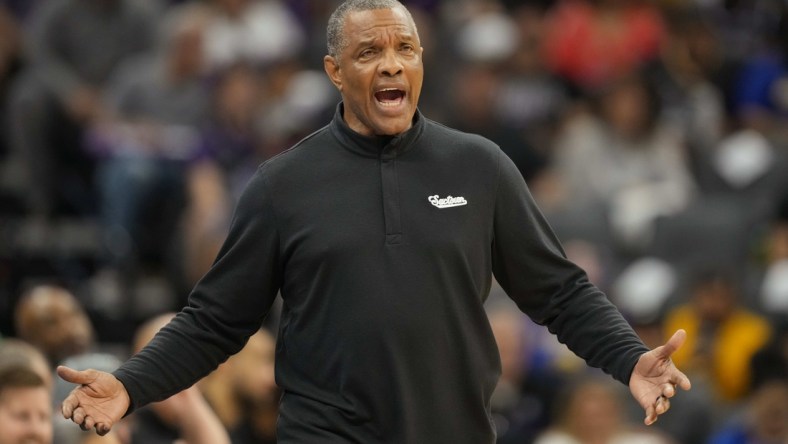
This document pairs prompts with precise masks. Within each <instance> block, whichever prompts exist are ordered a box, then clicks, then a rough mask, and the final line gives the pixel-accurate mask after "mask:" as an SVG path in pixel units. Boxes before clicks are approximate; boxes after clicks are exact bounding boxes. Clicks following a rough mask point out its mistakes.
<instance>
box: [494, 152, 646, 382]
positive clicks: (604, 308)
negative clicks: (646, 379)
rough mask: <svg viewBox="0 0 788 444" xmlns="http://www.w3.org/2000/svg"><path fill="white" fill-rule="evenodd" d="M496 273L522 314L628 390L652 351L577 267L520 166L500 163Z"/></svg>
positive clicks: (495, 247)
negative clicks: (644, 356) (644, 357)
mask: <svg viewBox="0 0 788 444" xmlns="http://www.w3.org/2000/svg"><path fill="white" fill-rule="evenodd" d="M494 231H495V233H494V245H493V272H494V274H495V276H496V278H497V279H498V281H499V282H500V284H501V286H502V287H503V289H504V290H505V291H506V293H507V294H508V295H509V297H511V298H512V299H513V300H514V301H515V303H517V305H518V307H519V308H520V309H521V310H522V311H523V312H525V313H526V314H528V315H529V316H530V317H531V318H532V319H533V320H534V321H535V322H537V323H539V324H542V325H546V326H547V328H548V329H549V330H550V332H552V333H553V334H556V335H557V337H558V340H559V341H561V342H562V343H564V344H566V345H567V346H568V347H569V348H570V349H571V350H572V351H573V352H574V353H575V354H577V355H578V356H580V357H582V358H583V359H585V360H586V362H587V363H588V364H589V365H591V366H593V367H599V368H602V369H603V370H604V371H605V372H607V373H609V374H611V375H612V376H613V377H615V378H616V379H618V380H619V381H621V382H623V383H625V384H627V383H628V382H629V377H630V374H631V372H632V368H633V367H634V365H635V363H636V362H637V359H638V358H639V357H640V355H641V354H642V353H644V352H647V351H648V348H646V347H645V345H643V343H642V341H640V339H639V338H638V337H637V335H636V334H635V333H634V331H633V330H632V328H631V327H630V326H629V324H628V323H627V322H626V320H625V319H624V318H623V317H622V316H621V314H620V313H619V311H618V310H617V309H616V307H615V306H614V305H613V304H612V303H611V302H610V301H609V300H608V299H607V297H606V296H605V294H604V293H602V292H601V291H600V290H599V289H597V288H596V287H595V286H594V285H592V284H591V283H590V282H589V281H588V277H587V276H586V274H585V272H584V271H583V270H582V269H580V268H579V267H578V266H577V265H575V264H574V263H572V262H571V261H569V260H568V259H567V258H566V256H565V254H564V252H563V249H562V247H561V245H560V243H559V241H558V239H557V238H556V236H555V234H554V233H553V232H552V229H551V228H550V227H549V225H548V223H547V221H546V220H545V218H544V216H543V215H542V214H541V212H540V211H539V209H538V208H537V206H536V203H535V202H534V200H533V198H532V197H531V194H530V192H529V191H528V189H527V187H526V185H525V182H524V181H523V179H522V177H521V175H520V174H519V172H518V171H517V169H516V167H515V166H514V164H513V163H512V162H511V161H509V159H508V158H506V157H505V156H500V169H499V178H498V190H497V193H496V203H495V221H494Z"/></svg>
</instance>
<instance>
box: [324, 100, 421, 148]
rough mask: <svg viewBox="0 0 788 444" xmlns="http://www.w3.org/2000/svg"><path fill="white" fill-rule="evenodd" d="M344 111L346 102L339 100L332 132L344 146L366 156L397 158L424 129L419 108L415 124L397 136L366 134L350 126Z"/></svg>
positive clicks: (414, 120)
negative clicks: (344, 116)
mask: <svg viewBox="0 0 788 444" xmlns="http://www.w3.org/2000/svg"><path fill="white" fill-rule="evenodd" d="M343 111H344V104H343V103H342V102H339V104H338V105H337V109H336V112H335V113H334V119H333V120H332V121H331V125H330V127H331V133H332V134H333V135H334V137H336V139H337V140H338V141H339V143H340V145H342V146H343V147H344V148H346V149H348V150H350V151H352V152H353V153H355V154H358V155H361V156H365V157H374V158H378V157H380V158H382V159H392V158H395V157H397V156H399V155H401V154H402V153H404V152H406V151H408V150H409V149H411V148H412V147H413V145H414V144H413V142H414V141H415V140H416V139H417V138H418V137H419V135H421V132H422V131H423V130H424V117H423V116H422V115H421V112H419V110H418V109H417V110H416V113H415V114H414V115H413V125H412V126H411V127H410V129H408V130H407V131H405V132H404V133H400V134H397V135H396V136H364V135H361V134H359V133H357V132H355V131H353V130H352V129H351V128H350V127H349V126H348V124H347V123H346V122H345V119H344V118H343V117H342V115H343Z"/></svg>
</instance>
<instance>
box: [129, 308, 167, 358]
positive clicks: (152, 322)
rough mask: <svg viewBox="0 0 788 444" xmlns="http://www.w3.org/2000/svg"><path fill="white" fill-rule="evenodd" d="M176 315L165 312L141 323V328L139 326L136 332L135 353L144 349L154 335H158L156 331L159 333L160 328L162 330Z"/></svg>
mask: <svg viewBox="0 0 788 444" xmlns="http://www.w3.org/2000/svg"><path fill="white" fill-rule="evenodd" d="M174 317H175V313H164V314H161V315H159V316H156V317H154V318H151V319H149V320H148V321H146V322H145V323H143V324H142V325H140V326H139V328H137V332H136V333H135V334H134V343H133V348H134V353H137V352H139V351H140V350H142V348H143V347H145V346H146V345H147V344H148V342H150V341H151V339H153V337H154V336H156V333H158V332H159V330H161V329H162V328H163V327H164V326H165V325H167V324H169V323H170V321H171V320H172V318H174Z"/></svg>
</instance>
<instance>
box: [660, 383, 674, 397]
mask: <svg viewBox="0 0 788 444" xmlns="http://www.w3.org/2000/svg"><path fill="white" fill-rule="evenodd" d="M675 394H676V387H674V386H673V384H663V385H662V397H664V398H672V397H673V396H674V395H675Z"/></svg>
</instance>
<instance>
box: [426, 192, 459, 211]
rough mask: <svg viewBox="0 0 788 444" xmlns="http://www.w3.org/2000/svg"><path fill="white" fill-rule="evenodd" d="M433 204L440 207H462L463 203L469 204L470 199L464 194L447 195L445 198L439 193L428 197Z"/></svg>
mask: <svg viewBox="0 0 788 444" xmlns="http://www.w3.org/2000/svg"><path fill="white" fill-rule="evenodd" d="M427 200H429V201H430V203H431V204H433V205H435V206H436V207H438V208H451V207H460V206H463V205H468V201H467V200H465V198H464V197H462V196H457V197H454V196H451V195H450V196H446V197H445V198H443V199H441V198H440V197H438V195H437V194H436V195H434V196H430V197H428V198H427Z"/></svg>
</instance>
